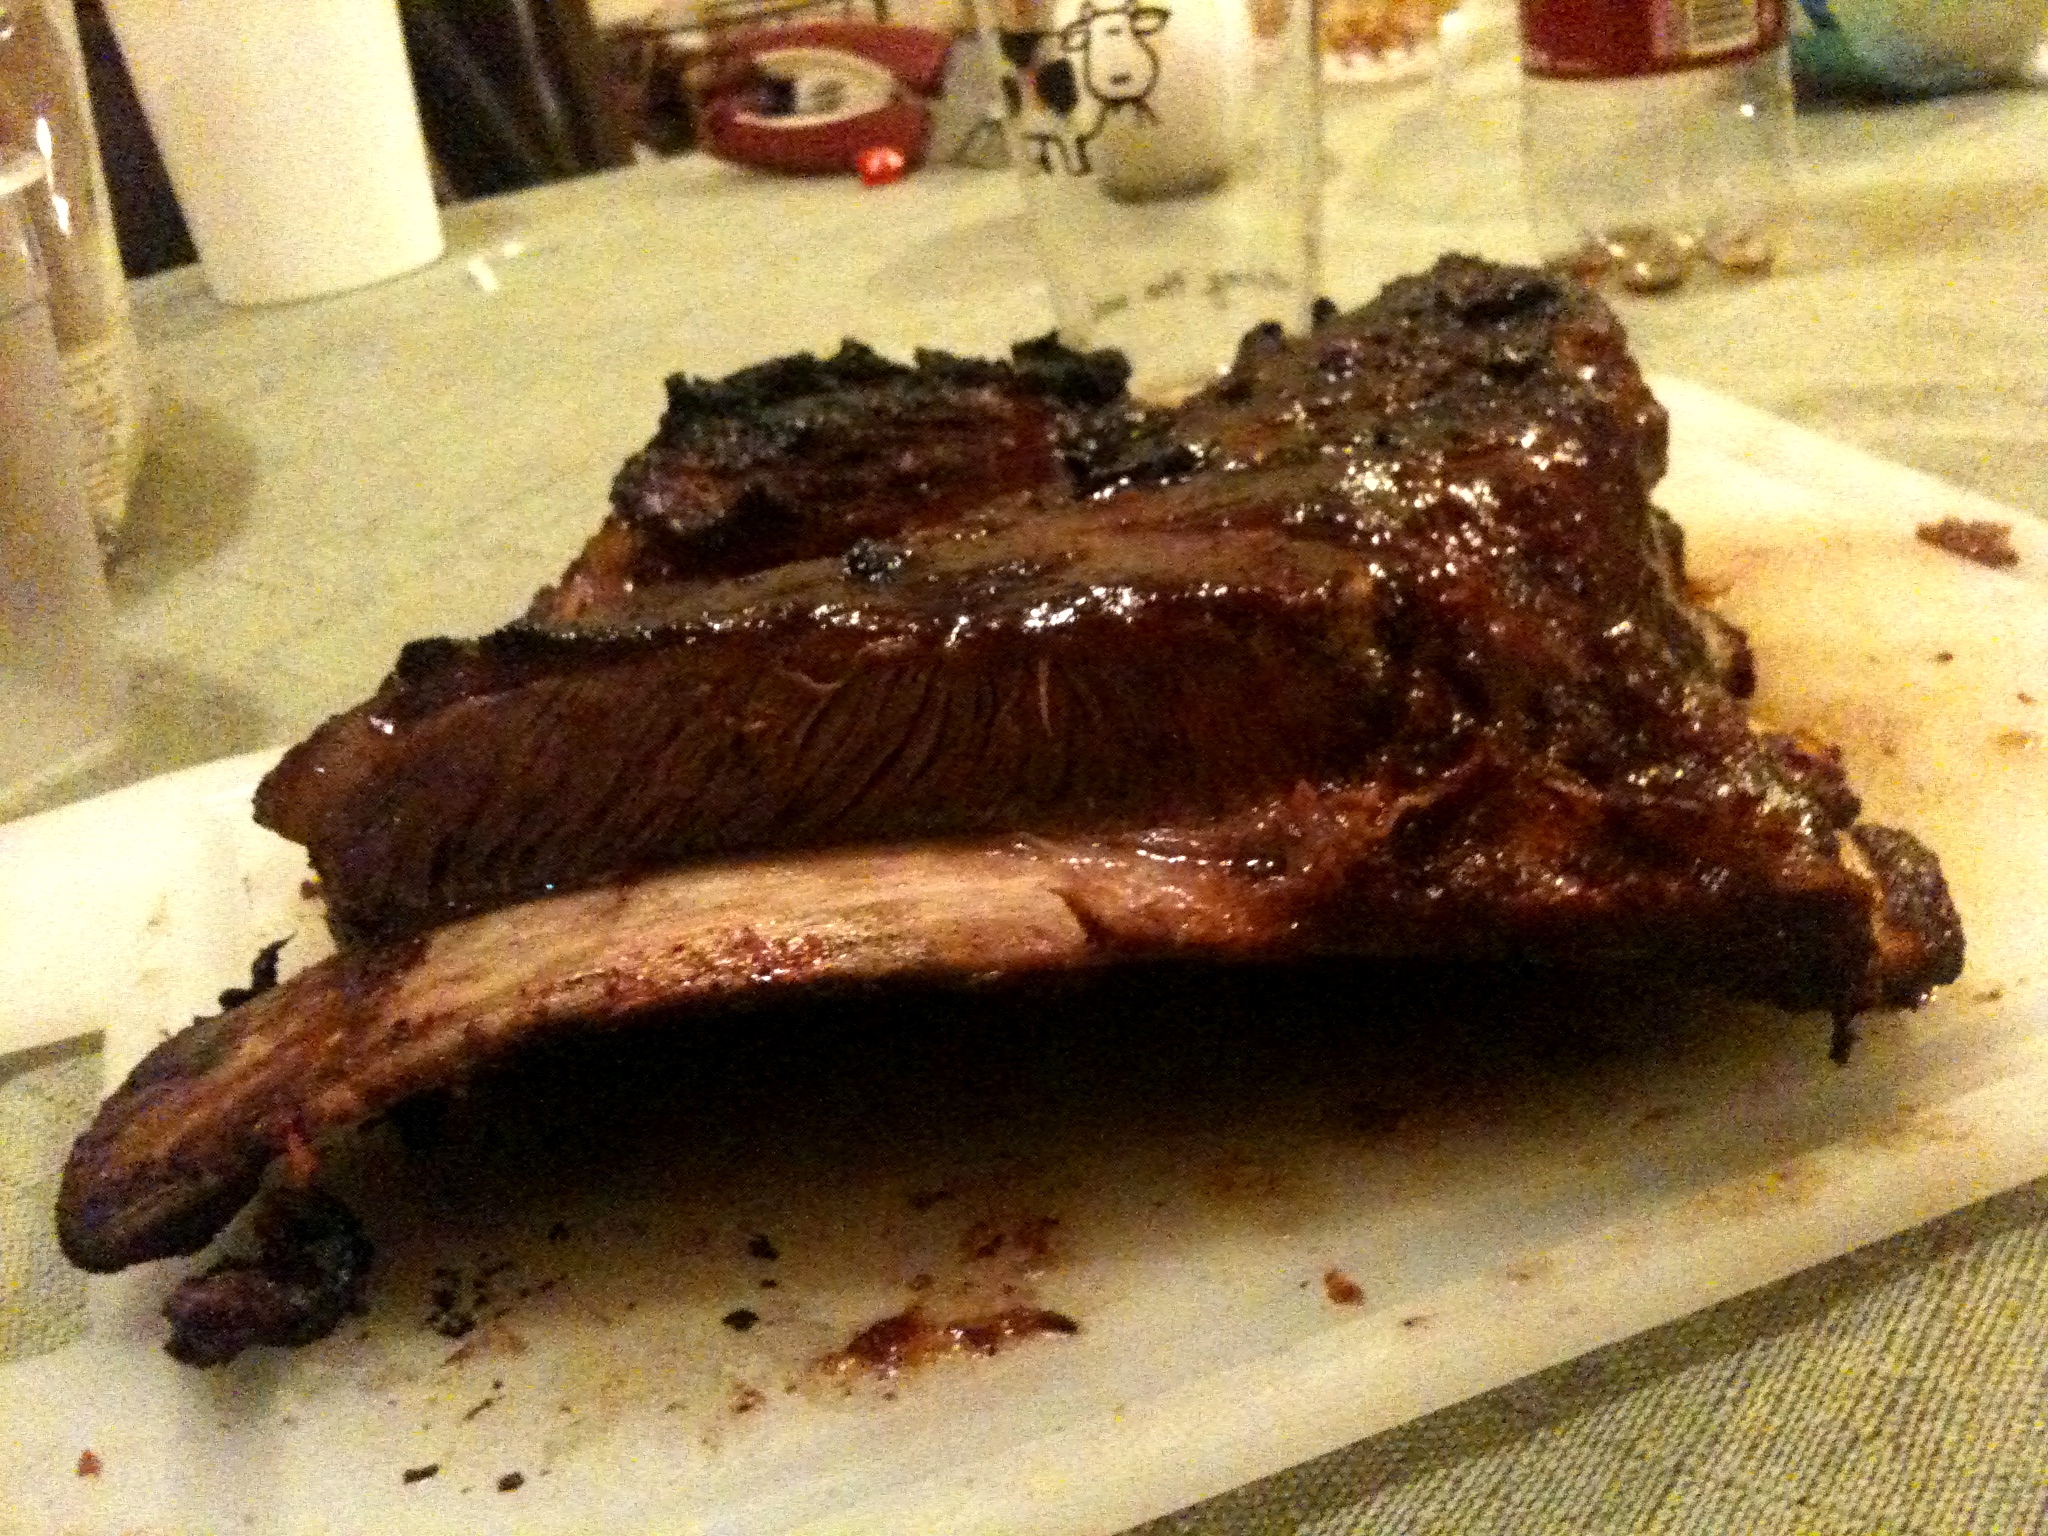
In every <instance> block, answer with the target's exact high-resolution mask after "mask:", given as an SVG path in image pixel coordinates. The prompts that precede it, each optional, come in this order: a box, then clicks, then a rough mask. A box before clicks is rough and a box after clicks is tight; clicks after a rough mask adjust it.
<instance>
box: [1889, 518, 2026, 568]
mask: <svg viewBox="0 0 2048 1536" xmlns="http://www.w3.org/2000/svg"><path fill="white" fill-rule="evenodd" d="M1913 534H1914V537H1915V538H1917V539H1919V541H1920V542H1921V543H1922V544H1932V545H1933V546H1934V547H1935V548H1936V549H1945V550H1947V551H1948V552H1949V553H1950V554H1952V555H1961V556H1962V557H1963V558H1964V559H1965V560H1969V561H1972V562H1974V563H1975V564H1977V565H1988V566H1990V567H1991V568H1992V569H1993V570H2006V569H2008V568H2010V567H2012V566H2015V565H2018V564H2019V563H2020V554H2019V551H2018V550H2016V549H2014V548H2013V547H2012V524H2010V523H1992V522H1983V521H1979V520H1976V519H1973V518H1967V517H1944V518H1943V519H1942V520H1941V521H1940V522H1938V523H1922V524H1921V525H1920V526H1919V527H1918V528H1916V529H1914V530H1913Z"/></svg>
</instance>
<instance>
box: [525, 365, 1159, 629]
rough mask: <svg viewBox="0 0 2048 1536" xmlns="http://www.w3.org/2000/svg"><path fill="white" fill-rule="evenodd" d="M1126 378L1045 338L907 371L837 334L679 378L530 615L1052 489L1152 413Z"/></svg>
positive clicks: (809, 552) (803, 553) (594, 608)
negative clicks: (646, 437)
mask: <svg viewBox="0 0 2048 1536" xmlns="http://www.w3.org/2000/svg"><path fill="white" fill-rule="evenodd" d="M1129 375H1130V365H1129V364H1128V363H1126V362H1125V360H1124V358H1123V355H1122V354H1121V353H1117V352H1093V353H1079V352H1074V351H1071V350H1069V349H1068V348H1066V347H1063V346H1061V345H1060V344H1059V343H1058V342H1057V341H1055V340H1054V339H1053V338H1051V337H1044V338H1041V339H1040V340H1037V341H1029V342H1024V343H1021V344H1020V345H1018V346H1017V347H1016V348H1014V349H1013V350H1012V353H1011V360H1010V361H1009V362H1007V363H989V362H983V361H981V360H979V359H974V358H961V357H953V356H949V355H948V354H946V353H943V352H920V353H919V354H918V357H917V365H916V366H915V367H914V368H907V367H905V366H903V365H902V364H900V363H892V362H890V361H889V360H888V359H887V358H884V357H882V356H880V355H879V354H877V353H875V352H874V351H872V350H870V349H869V348H867V347H864V346H862V345H860V344H859V343H858V342H847V343H846V344H845V345H843V346H842V347H841V348H840V349H839V351H838V353H837V354H836V355H834V356H832V357H829V358H824V359H819V358H815V357H812V356H810V355H808V354H805V355H802V356H798V357H787V358H780V359H777V360H776V361H774V362H769V363H763V364H761V365H759V366H758V367H754V368H747V369H743V370H741V371H740V372H739V373H736V374H733V375H732V376H731V377H730V378H726V379H720V380H715V381H713V380H704V379H693V378H687V377H684V376H682V375H680V374H679V375H677V376H676V377H674V378H672V379H670V380H669V381H668V410H667V412H666V413H665V414H664V415H663V417H662V420H661V429H660V431H659V432H658V433H657V434H656V435H655V438H654V441H653V442H652V443H650V444H648V446H647V447H646V448H644V449H642V450H641V451H640V452H639V453H637V454H635V455H634V456H633V457H632V458H630V459H628V460H627V461H626V465H625V468H624V469H622V470H620V471H619V475H618V478H617V480H616V481H615V482H614V484H613V487H612V507H613V512H612V516H611V517H610V518H609V519H608V520H607V521H606V523H605V525H604V527H603V528H602V529H601V530H600V531H599V532H598V534H597V536H596V537H595V538H593V539H592V540H591V542H590V544H589V546H588V547H587V548H586V549H585V550H584V552H583V553H582V555H581V556H579V557H578V559H577V560H576V562H575V563H574V564H573V565H571V566H570V568H569V570H568V572H567V573H566V574H565V575H564V576H563V578H562V580H561V581H560V582H559V583H558V584H557V585H555V586H553V587H550V588H548V589H547V590H546V591H544V592H542V593H541V594H540V596H539V597H538V598H537V599H536V600H535V602H534V605H533V609H532V612H531V614H530V617H531V618H532V619H533V620H534V621H536V622H541V623H547V622H570V621H574V620H576V619H579V618H583V617H586V616H589V615H590V614H592V613H596V612H601V611H602V610H603V608H604V606H605V604H606V603H607V602H608V601H610V600H611V599H613V598H616V597H617V596H619V595H621V594H622V593H626V592H630V591H632V590H633V589H634V588H635V587H638V586H643V585H647V584H650V583H658V582H661V581H667V580H673V579H675V578H676V577H678V576H682V575H687V576H690V577H693V578H704V577H711V576H721V575H723V576H739V575H744V574H746V573H747V572H749V571H760V570H768V569H771V568H772V567H774V566H777V565H786V564H788V563H790V562H791V561H796V560H811V559H821V558H827V557H830V556H834V555H837V554H839V553H840V552H842V551H844V550H847V549H848V548H849V547H851V546H853V545H855V544H856V543H857V542H858V541H860V540H863V539H885V538H887V537H889V536H890V535H893V534H895V533H898V532H901V531H902V530H905V529H909V528H916V527H923V526H927V525H930V524H933V523H938V522H943V521H944V520H945V519H947V518H949V517H951V516H953V515H955V514H956V513H958V512H960V511H963V510H965V509H966V508H969V507H972V506H974V505H976V504H978V503H980V502H983V501H986V500H988V499H990V498H991V497H994V496H1000V495H1003V494H1006V493H1010V492H1029V491H1034V490H1038V489H1040V488H1044V487H1053V486H1060V485H1063V484H1065V482H1066V479H1067V477H1068V475H1069V474H1070V473H1075V472H1085V466H1087V465H1088V464H1089V463H1091V462H1093V461H1094V460H1095V459H1097V458H1100V457H1102V456H1103V455H1104V454H1105V453H1107V452H1109V451H1111V450H1112V449H1113V448H1114V447H1115V446H1116V445H1119V444H1121V443H1122V442H1123V441H1124V440H1125V439H1126V438H1127V437H1129V436H1130V435H1131V434H1132V433H1134V432H1135V431H1137V430H1139V428H1140V426H1141V424H1142V423H1143V422H1145V421H1146V419H1147V416H1146V413H1145V412H1144V411H1142V410H1141V409H1140V408H1139V407H1137V406H1136V405H1135V404H1134V403H1133V402H1132V401H1131V400H1130V399H1129V397H1128V396H1126V395H1125V394H1124V382H1125V380H1126V379H1127V378H1128V377H1129Z"/></svg>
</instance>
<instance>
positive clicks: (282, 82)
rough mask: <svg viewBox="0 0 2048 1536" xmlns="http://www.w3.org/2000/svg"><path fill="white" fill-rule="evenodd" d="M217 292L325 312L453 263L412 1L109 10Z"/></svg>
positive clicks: (134, 2) (246, 1) (200, 2)
mask: <svg viewBox="0 0 2048 1536" xmlns="http://www.w3.org/2000/svg"><path fill="white" fill-rule="evenodd" d="M107 15H108V19H109V20H110V21H112V23H113V26H114V32H115V35H116V36H117V37H118V38H119V40H120V43H121V52H122V53H123V55H125V57H126V59H127V62H128V69H129V73H130V74H131V75H133V76H134V79H135V89H136V94H137V95H138V96H139V97H141V99H142V109H143V113H144V115H145V116H146V117H147V118H148V119H149V126H150V128H151V130H152V131H153V132H154V133H155V135H156V141H157V147H158V148H159V149H161V150H162V151H163V157H164V164H165V166H166V168H167V169H168V170H169V171H170V175H171V186H172V189H173V190H174V191H175V192H176V193H177V195H178V205H179V207H180V208H181V209H182V210H183V212H184V215H185V222H186V223H187V224H188V225H189V226H190V227H191V230H192V241H193V244H194V245H196V246H197V247H198V248H199V262H200V266H201V268H202V270H203V271H204V272H205V275H206V282H207V286H208V287H210V288H211V289H212V290H213V292H214V294H215V296H216V297H218V298H220V299H222V300H224V301H226V302H228V303H231V304H266V303H277V302H281V301H284V300H289V299H305V298H312V297H314V296H316V295H319V294H325V293H338V292H340V291H342V290H344V289H348V288H356V287H360V286H362V285H363V284H365V283H373V282H378V281H380V280H382V279H384V278H387V277H394V276H396V275H397V274H399V273H401V272H408V271H411V270H412V269H413V268H415V267H419V266H423V265H425V264H426V263H427V262H430V261H432V260H433V259H434V258H435V257H437V256H439V255H440V254H441V251H442V249H443V242H442V237H441V220H440V215H439V213H438V211H437V210H436V208H435V206H434V189H433V180H432V177H431V175H430V173H429V171H428V168H427V153H426V144H425V140H424V139H423V137H422V135H421V132H420V119H419V106H418V103H417V101H416V100H415V98H414V96H413V88H412V75H411V72H410V70H409V69H408V67H407V65H406V58H405V40H404V35H403V33H402V32H401V31H400V28H399V23H398V7H397V3H396V0H292V3H290V4H279V3H276V0H107Z"/></svg>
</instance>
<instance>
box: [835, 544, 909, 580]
mask: <svg viewBox="0 0 2048 1536" xmlns="http://www.w3.org/2000/svg"><path fill="white" fill-rule="evenodd" d="M909 563H910V551H909V550H907V549H905V548H904V547H903V546H902V545H901V544H885V543H884V542H882V541H881V540H880V539H857V540H855V541H854V545H853V548H851V549H849V550H848V551H847V552H846V556H845V561H844V564H845V566H846V574H847V575H848V576H849V577H850V578H851V579H853V580H854V581H891V580H894V579H895V578H896V577H898V576H900V575H902V574H903V568H904V567H905V566H906V565H908V564H909Z"/></svg>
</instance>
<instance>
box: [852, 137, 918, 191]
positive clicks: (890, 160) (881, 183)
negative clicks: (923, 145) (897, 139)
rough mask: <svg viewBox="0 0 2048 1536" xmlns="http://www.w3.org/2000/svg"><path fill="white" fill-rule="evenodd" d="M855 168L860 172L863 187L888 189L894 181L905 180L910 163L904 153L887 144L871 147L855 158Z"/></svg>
mask: <svg viewBox="0 0 2048 1536" xmlns="http://www.w3.org/2000/svg"><path fill="white" fill-rule="evenodd" d="M853 163H854V166H855V168H856V169H857V170H859V172H860V180H861V185H862V186H865V187H886V186H887V185H888V184H889V183H890V182H892V181H900V180H902V179H903V172H904V169H905V167H906V166H907V165H908V162H907V161H906V160H905V159H904V158H903V151H902V150H900V149H896V148H893V147H892V146H890V145H887V144H875V145H871V146H870V147H868V148H867V149H864V150H862V151H861V152H860V153H859V154H858V155H856V156H855V157H854V161H853Z"/></svg>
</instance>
